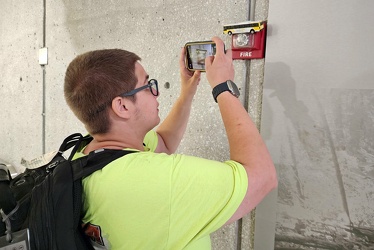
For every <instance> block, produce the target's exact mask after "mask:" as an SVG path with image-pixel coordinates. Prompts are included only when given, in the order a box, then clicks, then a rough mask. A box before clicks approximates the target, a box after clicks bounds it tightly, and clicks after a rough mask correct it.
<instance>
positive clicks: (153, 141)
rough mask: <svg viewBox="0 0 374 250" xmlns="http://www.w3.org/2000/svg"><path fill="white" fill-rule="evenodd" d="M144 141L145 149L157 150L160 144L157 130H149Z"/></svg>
mask: <svg viewBox="0 0 374 250" xmlns="http://www.w3.org/2000/svg"><path fill="white" fill-rule="evenodd" d="M143 143H144V150H145V151H151V152H155V151H156V148H157V144H158V136H157V133H156V131H154V130H151V131H149V132H148V133H147V134H146V135H145V137H144V140H143Z"/></svg>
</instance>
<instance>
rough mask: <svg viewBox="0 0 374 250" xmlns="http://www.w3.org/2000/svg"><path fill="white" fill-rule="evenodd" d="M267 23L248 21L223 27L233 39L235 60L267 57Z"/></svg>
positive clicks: (233, 56) (225, 32)
mask: <svg viewBox="0 0 374 250" xmlns="http://www.w3.org/2000/svg"><path fill="white" fill-rule="evenodd" d="M266 25H267V21H247V22H241V23H236V24H229V25H224V26H223V33H224V34H228V35H231V37H232V44H231V49H232V58H233V59H243V60H247V59H260V58H264V57H265V47H266V30H267V27H266Z"/></svg>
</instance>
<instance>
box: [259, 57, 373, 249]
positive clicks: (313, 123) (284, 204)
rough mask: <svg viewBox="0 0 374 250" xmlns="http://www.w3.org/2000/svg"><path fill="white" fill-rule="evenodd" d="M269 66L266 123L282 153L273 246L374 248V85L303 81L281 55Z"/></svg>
mask: <svg viewBox="0 0 374 250" xmlns="http://www.w3.org/2000/svg"><path fill="white" fill-rule="evenodd" d="M265 72H266V78H265V85H264V90H265V91H266V96H267V98H264V105H263V108H264V111H263V115H264V117H265V119H266V126H262V129H265V130H266V129H267V130H268V131H263V132H264V136H265V140H267V141H269V142H270V144H272V145H271V146H272V147H273V148H274V152H275V154H277V156H278V157H279V158H278V159H277V161H278V162H276V164H277V165H278V168H279V170H278V172H279V176H280V185H279V197H278V204H279V208H278V211H277V216H278V218H277V229H276V247H275V248H276V249H374V230H373V228H372V227H371V226H370V225H372V215H370V211H372V209H373V208H372V207H371V205H370V204H372V198H373V192H372V190H371V189H370V186H372V181H371V179H370V178H371V177H370V176H371V175H370V173H372V172H370V170H369V169H370V168H371V169H372V166H373V158H374V157H373V155H374V153H373V151H372V149H367V147H370V146H372V145H373V142H370V141H368V139H367V137H368V136H369V137H371V138H372V135H371V133H372V131H373V124H374V122H373V120H374V115H373V111H372V110H373V109H372V107H373V104H372V103H373V101H374V100H373V98H374V97H373V95H372V94H371V93H374V92H373V91H369V92H368V91H365V90H360V89H358V90H357V89H355V90H347V89H328V88H326V89H316V88H313V86H302V84H297V83H296V81H295V80H294V79H293V78H292V74H291V70H290V67H289V66H288V65H286V64H285V63H282V62H276V63H266V68H265ZM274 128H275V129H274ZM272 129H274V130H272ZM357 131H359V132H357ZM373 132H374V131H373ZM272 133H273V134H272ZM353 137H358V138H353ZM357 143H358V144H357ZM354 145H355V146H354ZM274 152H273V153H274ZM370 155H371V156H370ZM370 166H371V167H370ZM360 183H361V184H360ZM365 195H366V196H365ZM370 197H371V198H370ZM316 203H317V204H318V203H320V204H323V205H322V206H319V208H316ZM295 211H297V214H296V213H293V212H295ZM338 218H339V219H338ZM365 218H366V219H365ZM371 246H373V248H371Z"/></svg>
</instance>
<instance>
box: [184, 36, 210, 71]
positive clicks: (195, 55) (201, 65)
mask: <svg viewBox="0 0 374 250" xmlns="http://www.w3.org/2000/svg"><path fill="white" fill-rule="evenodd" d="M185 48H186V68H187V69H188V70H191V71H195V70H200V71H205V58H206V57H208V56H214V55H215V54H216V44H215V43H214V42H213V41H199V42H188V43H186V45H185Z"/></svg>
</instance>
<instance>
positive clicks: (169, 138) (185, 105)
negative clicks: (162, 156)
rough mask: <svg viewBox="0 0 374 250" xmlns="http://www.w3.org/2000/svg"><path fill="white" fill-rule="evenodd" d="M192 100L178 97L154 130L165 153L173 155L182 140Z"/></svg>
mask: <svg viewBox="0 0 374 250" xmlns="http://www.w3.org/2000/svg"><path fill="white" fill-rule="evenodd" d="M192 98H193V97H185V96H180V97H178V99H177V100H176V102H175V103H174V105H173V108H172V109H171V111H170V113H169V114H168V116H167V117H166V119H165V120H164V121H163V122H162V123H161V124H160V126H159V127H158V128H157V130H156V132H157V133H158V134H159V136H160V137H161V138H162V140H163V143H164V146H165V149H166V152H167V153H174V152H175V151H176V150H177V148H178V146H179V144H180V142H181V140H182V138H183V135H184V133H185V131H186V128H187V123H188V119H189V117H190V113H191V105H192Z"/></svg>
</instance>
